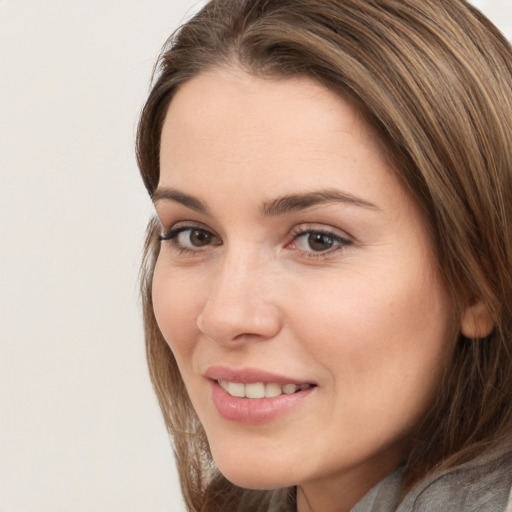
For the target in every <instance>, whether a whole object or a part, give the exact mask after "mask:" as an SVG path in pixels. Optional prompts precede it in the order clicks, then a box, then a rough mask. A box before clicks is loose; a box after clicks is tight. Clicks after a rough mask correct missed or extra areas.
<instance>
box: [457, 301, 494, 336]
mask: <svg viewBox="0 0 512 512" xmlns="http://www.w3.org/2000/svg"><path fill="white" fill-rule="evenodd" d="M493 328H494V321H493V319H492V316H491V313H490V312H489V309H488V307H487V306H486V305H485V304H484V303H483V302H481V301H479V300H477V301H475V302H474V303H472V304H471V305H469V306H468V307H467V308H466V309H465V310H464V312H463V313H462V319H461V329H460V330H461V334H462V335H463V336H464V337H466V338H469V339H481V338H486V337H487V336H489V334H491V332H492V330H493Z"/></svg>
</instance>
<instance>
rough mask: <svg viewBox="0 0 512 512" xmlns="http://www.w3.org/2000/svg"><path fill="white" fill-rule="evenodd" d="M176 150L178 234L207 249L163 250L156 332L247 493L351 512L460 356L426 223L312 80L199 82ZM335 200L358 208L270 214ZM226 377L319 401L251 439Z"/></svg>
mask: <svg viewBox="0 0 512 512" xmlns="http://www.w3.org/2000/svg"><path fill="white" fill-rule="evenodd" d="M161 142H162V144H161V155H160V156H161V176H160V183H159V191H158V192H157V195H156V200H155V205H156V210H157V214H158V217H159V219H160V221H161V224H162V233H163V234H164V235H165V233H167V232H168V231H169V230H171V229H173V228H176V227H182V228H187V227H190V226H192V227H194V228H195V229H198V230H199V235H200V238H199V239H198V238H197V237H196V238H194V236H192V238H191V233H192V232H191V230H190V229H189V230H188V231H187V230H186V229H185V230H184V231H182V232H181V234H180V235H179V236H178V237H175V238H173V239H172V240H164V241H162V246H161V251H160V255H159V257H158V260H157V264H156V268H155V273H154V282H153V301H154V308H155V315H156V318H157V321H158V324H159V327H160V329H161V331H162V333H163V335H164V337H165V339H166V340H167V342H168V343H169V345H170V347H171V349H172V350H173V353H174V355H175V357H176V360H177V362H178V365H179V368H180V371H181V374H182V377H183V380H184V382H185V385H186V387H187V390H188V392H189V395H190V398H191V400H192V403H193V405H194V407H195V409H196V411H197V413H198V416H199V418H200V420H201V422H202V424H203V426H204V428H205V431H206V434H207V436H208V440H209V443H210V446H211V450H212V454H213V457H214V459H215V462H216V464H217V465H218V467H219V469H220V470H221V472H222V473H223V474H224V475H225V476H226V477H227V478H228V479H229V480H231V481H232V482H234V483H235V484H237V485H240V486H243V487H250V488H261V489H265V488H277V487H283V486H291V485H297V486H298V510H299V512H305V511H309V510H313V511H322V512H330V511H333V512H334V511H336V512H340V511H348V510H350V508H351V507H352V506H353V505H354V504H355V503H356V502H357V501H359V499H360V498H361V497H362V496H363V495H364V494H365V493H366V492H367V491H368V490H369V489H370V488H371V487H372V486H373V485H374V484H375V483H377V482H378V481H379V480H381V479H382V478H383V477H384V476H385V475H387V474H388V473H389V472H391V471H392V470H393V469H394V468H396V467H397V466H398V465H399V464H400V462H401V461H402V460H403V457H404V454H405V452H406V449H407V448H406V436H407V434H408V433H409V432H410V431H411V429H412V428H413V427H414V426H415V425H416V424H417V422H418V421H419V419H420V418H421V417H422V416H423V415H424V414H425V411H426V409H427V408H428V406H429V405H430V403H431V401H432V397H433V395H434V394H435V391H436V388H437V387H438V385H439V381H440V379H441V377H442V374H443V371H444V369H445V368H446V365H447V361H448V360H449V357H450V352H451V347H452V345H453V344H452V343H451V340H452V339H453V329H454V327H453V324H454V321H453V320H454V318H453V311H452V307H451V305H450V300H449V297H448V293H447V291H446V289H445V287H444V285H443V282H442V279H441V277H440V275H439V274H438V271H437V269H436V264H435V258H434V253H433V248H432V245H431V240H430V238H429V236H428V233H427V228H426V225H425V221H424V218H423V215H422V213H421V212H420V211H419V209H418V208H417V206H416V205H415V203H414V201H413V200H412V198H411V197H410V195H409V193H408V192H407V191H406V190H405V188H404V187H403V186H402V184H401V183H400V181H399V180H398V179H397V178H396V176H395V175H394V174H393V173H392V170H391V167H390V165H389V163H388V162H387V160H386V159H385V157H384V153H383V151H382V150H381V147H380V145H379V142H378V141H377V139H376V137H375V136H374V134H373V133H372V131H371V130H370V128H369V127H368V126H367V125H366V124H365V123H364V122H363V120H362V119H361V116H359V115H358V114H357V112H356V111H355V110H354V109H353V108H352V107H351V106H350V104H348V103H347V102H346V101H344V100H343V99H342V98H340V97H339V96H337V95H336V94H334V93H333V92H331V91H329V90H327V89H326V88H324V87H323V86H321V85H319V84H317V83H315V82H313V81H310V80H309V79H306V78H287V79H282V80H275V79H265V78H260V77H256V76H253V75H249V74H246V73H245V72H243V71H241V70H239V69H237V68H236V67H232V68H223V69H215V70H213V71H210V72H208V73H204V74H201V75H199V76H198V77H196V78H194V79H192V80H191V81H189V82H187V83H186V84H185V85H184V86H182V88H181V89H180V90H179V91H178V92H177V94H176V96H175V97H174V99H173V100H172V102H171V105H170V108H169V110H168V113H167V116H166V119H165V123H164V127H163V132H162V141H161ZM171 189H172V190H173V191H176V190H177V191H180V193H181V194H186V195H187V197H186V200H184V199H183V197H184V196H177V195H176V194H169V193H168V192H169V190H171ZM326 190H328V191H330V192H333V191H336V192H337V193H340V194H345V196H349V197H350V201H347V200H344V201H340V200H328V201H323V202H321V203H319V204H315V205H312V206H309V207H304V206H305V205H304V204H299V206H298V207H297V209H293V210H291V211H290V210H287V209H286V208H284V209H283V208H281V209H278V210H279V211H273V212H270V214H269V211H268V210H269V208H268V205H269V204H274V205H275V204H276V203H275V200H276V199H278V198H281V197H284V196H288V195H290V194H298V193H300V194H303V193H312V192H316V191H326ZM189 196H191V197H192V198H194V199H195V200H197V201H200V202H201V205H202V206H203V207H204V208H203V210H205V211H199V210H198V204H197V201H196V202H193V201H192V202H191V201H190V199H189ZM315 197H317V196H315ZM317 198H318V197H317ZM273 201H274V203H272V202H273ZM183 203H186V204H183ZM299 203H300V202H299ZM264 204H266V205H267V212H266V213H265V212H264V211H262V209H263V206H262V205H264ZM281 204H282V203H281ZM274 210H275V209H274ZM319 231H320V232H322V233H328V235H327V238H324V239H321V240H320V242H321V243H320V244H317V245H315V247H314V248H315V249H316V250H313V249H314V248H313V246H312V245H311V243H310V242H311V238H310V237H309V235H310V234H311V233H318V232H319ZM304 232H305V234H300V233H304ZM208 233H209V234H208ZM329 233H330V234H331V235H329ZM205 236H206V237H207V238H205ZM201 237H202V238H201ZM208 237H209V238H208ZM198 240H200V243H198ZM331 242H332V244H331ZM203 243H204V245H202V244H203ZM328 245H330V247H327V246H328ZM211 365H224V366H229V367H234V368H242V369H243V368H247V367H251V368H260V369H264V370H266V371H269V372H273V373H278V374H281V375H286V376H289V377H293V378H296V379H298V380H301V381H304V382H310V383H314V384H316V387H315V388H314V389H313V391H312V392H311V393H310V394H309V395H308V397H307V398H306V399H304V400H303V401H302V402H301V403H300V404H299V405H298V406H296V407H295V408H293V409H292V410H290V411H288V412H286V414H283V415H281V416H279V417H278V418H277V419H275V420H273V421H270V422H266V423H263V424H258V425H251V424H248V425H247V424H240V423H237V422H233V421H228V420H226V419H223V418H222V417H221V416H220V415H219V413H218V412H217V410H216V408H215V407H214V405H213V403H212V398H211V393H210V387H209V382H208V380H207V379H206V378H205V377H204V373H205V371H206V370H207V369H208V368H209V367H210V366H211Z"/></svg>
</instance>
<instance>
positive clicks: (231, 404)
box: [210, 380, 315, 425]
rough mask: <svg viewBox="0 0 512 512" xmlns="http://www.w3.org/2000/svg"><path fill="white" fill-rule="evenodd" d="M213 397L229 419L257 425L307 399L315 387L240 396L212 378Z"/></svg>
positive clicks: (223, 414) (219, 409)
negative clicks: (272, 395) (274, 394)
mask: <svg viewBox="0 0 512 512" xmlns="http://www.w3.org/2000/svg"><path fill="white" fill-rule="evenodd" d="M210 384H211V390H212V399H213V403H214V404H215V407H216V408H217V411H218V412H219V414H220V415H221V416H222V417H223V418H224V419H225V420H229V421H234V422H237V423H245V424H251V425H256V424H258V423H265V422H268V421H272V420H275V419H276V418H278V417H279V416H281V415H283V414H285V413H287V412H288V411H290V410H291V409H294V408H295V407H298V406H300V405H301V404H302V402H304V400H305V399H307V398H308V397H309V396H310V394H311V392H312V391H313V390H314V389H315V388H314V387H312V388H309V389H306V390H304V391H299V392H296V393H292V394H290V395H286V394H282V395H279V396H275V397H272V398H238V397H235V396H231V395H230V394H229V393H228V392H227V391H225V390H224V389H222V388H221V387H220V385H219V383H218V382H217V381H214V380H211V381H210Z"/></svg>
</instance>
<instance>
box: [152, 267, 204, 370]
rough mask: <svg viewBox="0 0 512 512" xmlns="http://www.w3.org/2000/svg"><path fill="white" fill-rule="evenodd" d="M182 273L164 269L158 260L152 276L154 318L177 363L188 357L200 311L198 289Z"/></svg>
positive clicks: (188, 277) (200, 302) (192, 347)
mask: <svg viewBox="0 0 512 512" xmlns="http://www.w3.org/2000/svg"><path fill="white" fill-rule="evenodd" d="M190 277H191V276H188V275H186V273H183V272H176V270H172V269H169V268H167V266H166V265H165V262H164V261H162V260H161V259H159V260H158V261H157V263H156V266H155V271H154V274H153V286H152V299H153V309H154V313H155V318H156V321H157V323H158V327H159V328H160V331H161V332H162V334H163V336H164V338H165V340H166V341H167V343H168V344H169V346H170V347H171V350H172V351H173V353H174V355H175V357H176V359H177V360H178V363H180V362H181V361H183V360H184V359H186V358H187V357H189V356H190V355H191V353H192V352H193V349H194V343H193V340H194V337H195V335H196V333H197V323H196V321H197V317H198V315H199V313H200V311H201V304H202V299H201V295H200V293H201V291H200V290H201V288H200V287H199V286H198V284H196V283H194V282H191V281H190ZM180 366H181V365H180Z"/></svg>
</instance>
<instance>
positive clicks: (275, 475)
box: [212, 450, 296, 490]
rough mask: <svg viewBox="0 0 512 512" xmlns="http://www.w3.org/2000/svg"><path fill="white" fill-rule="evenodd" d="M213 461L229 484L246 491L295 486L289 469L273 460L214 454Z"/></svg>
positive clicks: (232, 454)
mask: <svg viewBox="0 0 512 512" xmlns="http://www.w3.org/2000/svg"><path fill="white" fill-rule="evenodd" d="M212 454H213V459H214V461H215V464H216V465H217V468H218V469H219V471H220V472H221V473H222V475H223V476H224V477H225V478H227V479H228V480H229V481H230V482H231V483H233V484H235V485H237V486H238V487H243V488H246V489H258V490H268V489H278V488H282V487H290V486H292V485H295V484H296V480H295V479H294V476H295V475H293V474H291V472H290V467H286V465H285V464H282V463H281V464H278V463H276V461H275V460H273V459H269V458H263V457H254V456H251V455H253V454H250V453H243V452H242V453H238V454H236V453H216V452H215V451H214V450H212Z"/></svg>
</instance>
